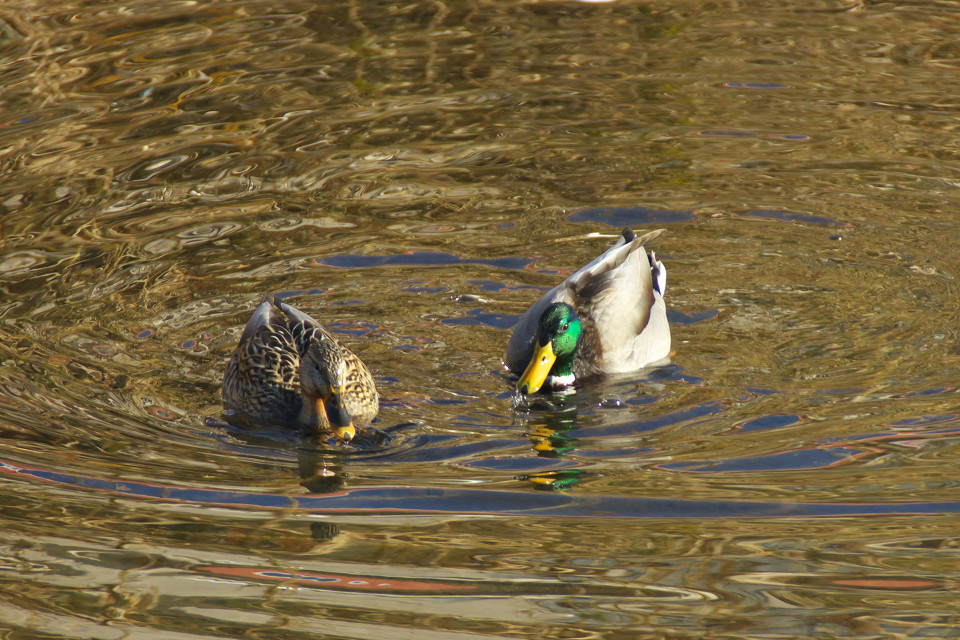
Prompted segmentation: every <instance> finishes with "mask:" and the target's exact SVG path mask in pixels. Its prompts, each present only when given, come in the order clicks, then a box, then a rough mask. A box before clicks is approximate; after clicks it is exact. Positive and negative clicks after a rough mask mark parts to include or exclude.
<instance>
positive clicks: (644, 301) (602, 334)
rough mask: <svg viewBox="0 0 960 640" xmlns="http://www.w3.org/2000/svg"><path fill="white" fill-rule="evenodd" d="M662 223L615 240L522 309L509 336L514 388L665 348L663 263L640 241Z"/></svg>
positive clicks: (629, 361) (666, 351)
mask: <svg viewBox="0 0 960 640" xmlns="http://www.w3.org/2000/svg"><path fill="white" fill-rule="evenodd" d="M661 233H663V229H660V230H657V231H651V232H650V233H647V234H644V235H642V236H640V237H637V235H636V234H634V232H633V231H632V230H630V229H624V230H623V234H622V236H621V237H620V238H619V239H618V240H617V242H616V244H614V245H613V246H612V247H610V248H609V249H607V250H606V251H605V252H603V254H601V255H600V256H599V257H597V258H595V259H594V260H593V261H592V262H590V263H589V264H588V265H586V266H585V267H583V268H581V269H580V270H579V271H577V272H576V273H574V274H573V275H571V276H570V277H569V278H567V279H566V280H564V281H563V282H561V283H560V284H558V285H557V286H555V287H554V288H553V289H551V290H550V291H548V292H547V293H546V294H544V296H543V297H541V298H540V299H539V300H537V302H536V304H534V305H533V306H532V307H530V308H529V309H527V311H526V313H524V314H523V315H522V316H521V317H520V321H519V322H517V326H516V327H515V328H514V330H513V335H512V336H511V337H510V342H509V343H508V344H507V354H506V358H505V360H506V365H507V367H508V368H509V369H510V370H511V371H512V372H514V373H515V374H518V375H520V379H519V380H517V390H519V391H520V392H521V393H535V392H536V391H538V390H539V389H540V388H541V387H543V386H544V385H546V386H547V388H548V389H551V390H552V389H557V388H561V387H566V386H570V385H572V384H573V383H574V381H575V380H578V379H582V378H586V377H589V376H593V375H599V374H608V373H625V372H628V371H633V370H635V369H639V368H641V367H645V366H647V365H650V364H653V363H655V362H657V361H658V360H662V359H664V358H666V357H667V356H668V355H670V326H669V325H668V324H667V307H666V304H665V303H664V301H663V293H664V291H665V290H666V286H667V271H666V269H664V267H663V264H661V263H660V262H659V261H658V260H657V258H656V256H655V255H654V254H653V252H652V251H651V252H650V255H649V256H647V252H646V251H645V250H644V248H643V247H644V245H646V244H647V243H648V242H650V241H651V240H653V239H654V238H656V237H657V236H659V235H660V234H661Z"/></svg>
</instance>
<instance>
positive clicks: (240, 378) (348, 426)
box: [223, 293, 380, 440]
mask: <svg viewBox="0 0 960 640" xmlns="http://www.w3.org/2000/svg"><path fill="white" fill-rule="evenodd" d="M223 402H224V404H225V405H227V406H228V407H229V408H231V409H235V410H237V411H239V412H241V413H243V414H245V415H246V416H247V417H249V418H251V419H253V420H259V421H265V422H277V423H286V424H296V425H298V426H301V427H307V428H310V429H315V430H318V431H321V432H327V431H331V430H332V431H334V433H336V434H337V436H338V437H339V438H341V439H343V440H350V439H351V438H353V436H354V435H356V428H357V427H358V426H365V425H367V424H369V423H370V422H371V421H373V419H374V418H375V417H376V415H377V411H379V409H380V399H379V397H378V396H377V388H376V386H375V385H374V383H373V376H371V375H370V371H369V370H368V369H367V367H366V366H364V364H363V363H362V362H361V361H360V358H358V357H357V356H355V355H354V354H353V353H351V352H350V351H349V350H348V349H346V347H343V346H342V345H341V344H340V343H339V342H337V340H336V339H335V338H334V337H333V336H332V335H330V334H329V333H327V332H326V331H325V330H324V329H323V327H322V326H320V323H319V322H317V321H316V320H314V319H313V318H311V317H310V316H309V315H307V314H305V313H303V312H302V311H298V310H297V309H294V308H293V307H291V306H290V305H289V304H287V303H285V302H281V301H280V300H277V299H276V298H275V297H274V295H273V294H272V293H268V294H267V295H265V296H264V297H263V300H262V301H261V302H260V305H259V306H258V307H257V309H256V311H254V312H253V315H252V316H251V317H250V320H249V321H248V322H247V326H246V327H244V329H243V334H242V335H241V336H240V343H239V344H238V345H237V348H236V350H235V351H234V352H233V357H231V358H230V362H228V363H227V371H226V373H225V374H224V376H223Z"/></svg>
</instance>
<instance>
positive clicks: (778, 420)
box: [734, 415, 803, 433]
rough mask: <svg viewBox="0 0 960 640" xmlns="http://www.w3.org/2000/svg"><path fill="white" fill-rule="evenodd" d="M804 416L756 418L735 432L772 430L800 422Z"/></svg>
mask: <svg viewBox="0 0 960 640" xmlns="http://www.w3.org/2000/svg"><path fill="white" fill-rule="evenodd" d="M802 420H803V418H801V417H800V416H797V415H773V416H763V417H761V418H754V419H753V420H748V421H747V422H744V423H743V424H742V425H741V426H740V428H739V429H737V430H736V431H735V432H734V433H749V432H754V431H770V430H771V429H782V428H784V427H791V426H793V425H795V424H799V423H800V422H801V421H802Z"/></svg>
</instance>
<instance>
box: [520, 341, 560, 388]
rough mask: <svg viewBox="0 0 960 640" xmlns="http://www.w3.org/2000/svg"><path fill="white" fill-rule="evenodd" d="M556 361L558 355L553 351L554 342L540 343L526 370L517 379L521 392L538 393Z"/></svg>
mask: <svg viewBox="0 0 960 640" xmlns="http://www.w3.org/2000/svg"><path fill="white" fill-rule="evenodd" d="M556 361H557V356H556V355H554V353H553V343H552V342H548V343H547V344H545V345H539V344H538V345H537V349H536V351H535V352H534V354H533V357H532V358H531V359H530V364H528V365H527V369H526V371H524V372H523V375H522V376H520V379H519V380H517V389H518V390H519V391H520V393H536V392H537V391H539V390H540V387H542V386H543V383H544V382H545V381H546V380H547V375H548V374H549V373H550V369H552V368H553V363H554V362H556Z"/></svg>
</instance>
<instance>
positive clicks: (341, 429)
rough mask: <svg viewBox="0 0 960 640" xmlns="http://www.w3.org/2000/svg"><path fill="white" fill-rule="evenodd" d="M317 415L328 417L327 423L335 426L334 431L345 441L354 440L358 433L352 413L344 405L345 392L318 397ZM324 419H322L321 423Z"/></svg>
mask: <svg viewBox="0 0 960 640" xmlns="http://www.w3.org/2000/svg"><path fill="white" fill-rule="evenodd" d="M317 415H321V416H324V417H326V423H327V424H328V425H329V426H330V427H332V428H333V433H334V434H335V435H336V436H337V437H338V438H339V439H341V440H343V441H345V442H346V441H349V440H352V439H353V437H354V436H355V435H357V429H356V427H354V426H353V420H352V419H351V418H350V413H349V412H348V411H347V408H346V407H345V406H344V405H343V393H342V390H341V392H340V393H337V392H334V393H331V394H330V395H329V396H327V397H325V398H318V399H317ZM322 422H323V420H321V423H322Z"/></svg>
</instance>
